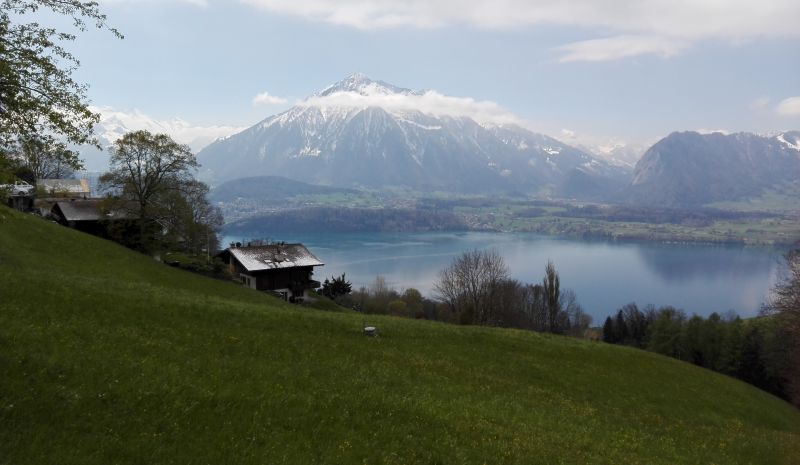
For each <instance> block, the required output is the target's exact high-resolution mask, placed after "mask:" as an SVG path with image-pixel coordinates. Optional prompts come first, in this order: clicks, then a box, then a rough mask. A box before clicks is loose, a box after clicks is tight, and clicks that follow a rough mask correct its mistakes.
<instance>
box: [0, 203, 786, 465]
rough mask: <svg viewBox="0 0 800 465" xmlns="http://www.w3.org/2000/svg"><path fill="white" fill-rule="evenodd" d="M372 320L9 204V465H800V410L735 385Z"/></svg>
mask: <svg viewBox="0 0 800 465" xmlns="http://www.w3.org/2000/svg"><path fill="white" fill-rule="evenodd" d="M370 321H372V322H375V324H377V325H378V326H379V328H380V330H381V331H382V335H381V337H379V338H374V339H372V338H367V337H364V336H363V335H362V334H361V333H360V326H361V323H362V317H361V316H360V315H357V314H352V313H332V312H321V311H317V310H311V309H304V308H299V307H294V306H289V305H288V304H283V303H281V302H279V301H278V300H275V299H272V298H270V297H268V296H265V295H261V294H259V293H257V292H254V291H250V290H247V289H243V288H239V287H238V286H236V285H234V284H229V283H224V282H218V281H213V280H211V279H207V278H203V277H200V276H195V275H192V274H189V273H186V272H183V271H180V270H175V269H172V268H169V267H167V266H163V265H160V264H158V263H156V262H154V261H152V260H150V259H148V258H146V257H144V256H140V255H138V254H136V253H133V252H130V251H128V250H125V249H123V248H121V247H118V246H116V245H114V244H112V243H110V242H106V241H102V240H99V239H95V238H93V237H89V236H86V235H82V234H80V233H77V232H74V231H71V230H68V229H66V228H62V227H60V226H57V225H55V224H51V223H47V222H45V221H43V220H40V219H37V218H34V217H30V216H23V215H19V214H16V213H11V212H10V211H9V210H7V209H4V208H2V207H0V463H4V464H5V463H8V464H37V465H41V464H72V463H75V464H78V463H80V464H103V465H106V464H113V463H141V464H161V463H181V464H183V463H197V464H200V463H203V464H205V463H209V464H223V463H237V464H280V463H286V464H312V463H325V464H335V463H371V464H375V463H398V464H399V463H424V464H449V463H453V464H462V463H476V464H478V463H489V464H504V463H541V464H558V463H564V464H572V463H582V464H603V463H607V464H650V465H652V464H670V465H673V464H682V463H691V464H695V463H698V464H700V463H702V464H750V463H752V464H787V465H788V464H797V463H800V412H798V411H797V410H796V409H794V408H792V407H791V406H789V405H788V404H786V403H785V402H783V401H781V400H779V399H777V398H774V397H772V396H770V395H768V394H766V393H763V392H761V391H758V390H756V389H755V388H752V387H750V386H748V385H746V384H744V383H741V382H738V381H735V380H733V379H730V378H727V377H724V376H722V375H718V374H715V373H712V372H709V371H705V370H702V369H700V368H697V367H694V366H691V365H688V364H685V363H681V362H678V361H675V360H671V359H668V358H665V357H661V356H658V355H654V354H650V353H646V352H642V351H637V350H633V349H629V348H624V347H619V346H611V345H605V344H601V343H591V342H587V341H579V340H575V339H568V338H562V337H553V336H547V335H540V334H534V333H528V332H523V331H511V330H500V329H488V328H475V327H459V326H450V325H445V324H439V323H431V322H423V321H414V320H405V319H396V318H390V317H385V318H378V317H376V318H374V319H370Z"/></svg>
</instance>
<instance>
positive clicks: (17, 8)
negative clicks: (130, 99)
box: [0, 0, 122, 146]
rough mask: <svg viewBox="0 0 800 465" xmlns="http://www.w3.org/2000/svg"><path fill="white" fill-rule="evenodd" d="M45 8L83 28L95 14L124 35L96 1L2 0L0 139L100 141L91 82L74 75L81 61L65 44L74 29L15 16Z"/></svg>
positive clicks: (7, 141) (1, 141)
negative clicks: (90, 103) (90, 96)
mask: <svg viewBox="0 0 800 465" xmlns="http://www.w3.org/2000/svg"><path fill="white" fill-rule="evenodd" d="M40 8H44V9H49V10H51V11H52V12H55V13H57V14H61V15H66V16H69V17H71V18H72V19H73V25H74V26H75V27H76V28H78V29H79V30H85V29H86V27H87V26H86V20H91V21H94V23H95V26H96V27H99V28H106V29H108V30H109V31H111V33H112V34H114V35H115V36H117V37H120V38H122V35H121V34H120V33H119V32H118V31H116V30H115V29H113V28H109V27H108V26H107V25H106V22H105V21H106V17H105V15H102V14H100V12H99V9H98V5H97V3H96V2H80V1H76V0H38V1H30V0H3V1H2V2H0V144H4V145H7V146H8V145H12V144H13V143H14V142H15V141H16V140H17V139H19V138H22V139H31V138H36V137H54V136H57V137H59V138H63V139H64V140H66V141H67V142H69V143H73V144H85V143H93V144H96V141H95V140H94V139H93V137H92V129H93V127H94V124H95V123H97V121H98V119H99V117H98V115H96V114H95V113H93V112H92V111H91V110H89V108H88V101H87V98H86V89H87V87H86V85H84V84H81V83H78V82H76V81H74V80H73V79H72V72H73V71H74V70H75V69H77V67H78V66H79V64H80V63H79V62H78V60H77V59H76V58H75V57H74V56H73V55H72V54H70V53H69V52H67V50H66V49H65V48H64V47H63V46H62V43H63V42H68V41H72V40H74V39H75V35H74V34H70V33H67V32H61V31H57V30H55V29H53V28H48V27H44V26H42V25H40V24H39V23H36V22H31V23H21V24H20V23H17V22H16V21H21V20H24V18H25V15H26V14H28V13H32V12H35V11H37V10H39V9H40ZM12 17H13V18H14V21H12V19H11V18H12Z"/></svg>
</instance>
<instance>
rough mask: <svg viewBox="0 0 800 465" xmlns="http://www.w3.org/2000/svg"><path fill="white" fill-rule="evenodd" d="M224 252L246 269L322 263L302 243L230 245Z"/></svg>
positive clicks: (317, 264) (259, 269) (260, 269)
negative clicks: (250, 245)
mask: <svg viewBox="0 0 800 465" xmlns="http://www.w3.org/2000/svg"><path fill="white" fill-rule="evenodd" d="M225 252H227V253H230V254H231V255H233V256H234V257H235V258H236V260H238V261H239V263H241V264H242V266H244V267H245V268H246V269H247V270H248V271H262V270H275V269H283V268H294V267H300V266H322V265H324V263H322V262H321V261H319V259H318V258H317V257H315V256H314V254H312V253H311V252H309V251H308V249H306V248H305V246H304V245H303V244H271V245H260V246H254V247H231V248H229V249H228V250H226V251H225Z"/></svg>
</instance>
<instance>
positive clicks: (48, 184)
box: [36, 179, 92, 195]
mask: <svg viewBox="0 0 800 465" xmlns="http://www.w3.org/2000/svg"><path fill="white" fill-rule="evenodd" d="M36 185H37V186H39V187H41V188H43V189H44V190H45V191H47V192H65V193H68V194H78V195H88V194H89V193H90V192H91V191H92V190H91V189H90V188H89V181H87V180H86V179H40V180H38V181H36Z"/></svg>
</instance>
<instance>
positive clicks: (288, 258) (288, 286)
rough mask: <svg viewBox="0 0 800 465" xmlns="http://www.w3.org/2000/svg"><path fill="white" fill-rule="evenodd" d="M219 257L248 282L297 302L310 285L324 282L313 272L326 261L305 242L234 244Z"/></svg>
mask: <svg viewBox="0 0 800 465" xmlns="http://www.w3.org/2000/svg"><path fill="white" fill-rule="evenodd" d="M218 257H220V258H222V259H223V260H224V261H225V262H226V263H227V264H228V266H229V267H230V271H231V274H232V275H233V276H234V277H236V278H237V279H238V280H239V281H241V282H242V284H244V285H245V286H247V287H250V288H253V289H257V290H259V291H267V292H271V293H274V294H276V295H278V296H280V297H282V298H283V299H285V300H289V301H292V302H294V301H296V300H298V299H301V298H303V297H308V291H309V290H310V289H317V288H318V287H320V282H319V281H314V280H313V279H311V276H312V275H313V273H314V267H317V266H323V265H324V263H322V262H321V261H319V259H318V258H317V257H315V256H314V255H313V254H312V253H311V252H309V251H308V249H306V248H305V246H303V244H270V245H258V246H245V247H230V248H228V249H225V250H224V251H222V252H220V253H219V255H218Z"/></svg>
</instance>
